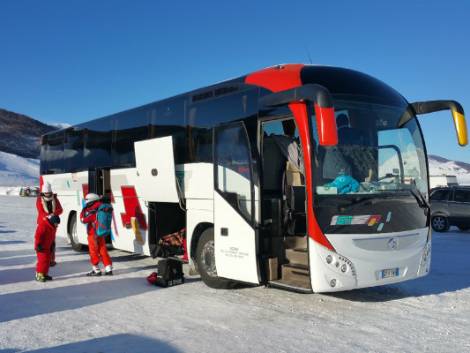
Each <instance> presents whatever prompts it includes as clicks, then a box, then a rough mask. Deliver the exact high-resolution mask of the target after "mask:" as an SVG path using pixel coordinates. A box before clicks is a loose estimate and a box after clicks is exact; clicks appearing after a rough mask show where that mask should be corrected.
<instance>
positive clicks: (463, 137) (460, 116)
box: [400, 100, 468, 146]
mask: <svg viewBox="0 0 470 353" xmlns="http://www.w3.org/2000/svg"><path fill="white" fill-rule="evenodd" d="M411 106H412V107H413V109H414V111H415V112H416V114H428V113H433V112H437V111H440V110H450V111H451V112H452V117H453V119H454V125H455V132H456V133H457V141H458V142H459V145H460V146H466V145H467V144H468V133H467V123H466V121H465V113H464V111H463V108H462V106H461V105H460V104H459V103H458V102H456V101H452V100H439V101H427V102H415V103H412V104H411ZM410 119H411V117H410ZM408 120H409V119H408ZM400 123H402V122H400ZM405 123H406V121H405V122H404V123H402V124H401V125H402V126H403V125H404V124H405Z"/></svg>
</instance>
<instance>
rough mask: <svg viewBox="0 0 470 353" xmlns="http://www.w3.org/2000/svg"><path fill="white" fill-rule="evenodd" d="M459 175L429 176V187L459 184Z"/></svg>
mask: <svg viewBox="0 0 470 353" xmlns="http://www.w3.org/2000/svg"><path fill="white" fill-rule="evenodd" d="M457 185H459V183H458V182H457V176H455V175H445V174H442V175H430V176H429V187H430V188H431V189H433V188H437V187H442V186H457Z"/></svg>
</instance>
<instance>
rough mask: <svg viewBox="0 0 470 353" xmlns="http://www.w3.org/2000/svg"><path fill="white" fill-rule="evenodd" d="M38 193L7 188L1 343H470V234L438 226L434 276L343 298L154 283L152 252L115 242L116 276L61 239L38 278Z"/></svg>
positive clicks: (423, 346)
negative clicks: (92, 267)
mask: <svg viewBox="0 0 470 353" xmlns="http://www.w3.org/2000/svg"><path fill="white" fill-rule="evenodd" d="M34 223H35V209H34V199H29V198H19V197H6V196H0V352H1V353H7V352H8V353H13V352H24V351H26V352H36V353H38V352H42V353H58V352H67V353H73V352H77V353H78V352H81V353H83V352H90V353H91V352H93V353H97V352H103V353H114V352H119V353H124V352H127V353H144V352H197V353H203V352H303V353H304V352H335V353H337V352H400V353H401V352H470V332H469V329H470V261H469V259H470V233H469V232H466V233H461V232H457V231H455V232H449V233H445V234H434V243H433V268H432V273H431V274H430V275H429V276H428V277H426V278H423V279H419V280H415V281H411V282H408V283H402V284H399V285H393V286H386V287H378V288H371V289H364V290H357V291H352V292H346V293H338V294H335V295H318V294H312V295H305V294H296V293H291V292H286V291H281V290H276V289H269V288H264V287H257V288H245V289H239V290H228V291H225V290H214V289H210V288H208V287H206V286H205V285H204V284H203V283H201V282H200V281H199V280H198V279H197V278H192V279H189V280H188V282H187V283H186V284H184V285H180V286H176V287H172V288H166V289H162V288H157V287H152V286H149V285H148V284H147V283H146V280H145V277H146V276H147V275H148V274H149V273H150V272H151V271H152V270H153V268H152V267H153V265H154V261H153V260H152V259H149V258H145V257H141V256H135V255H130V254H127V253H123V252H119V251H112V253H111V254H112V256H113V258H114V264H115V276H114V277H111V278H104V277H102V278H87V277H84V272H85V271H87V270H88V269H89V264H88V261H87V255H86V254H83V253H75V252H73V251H72V250H71V249H70V248H69V246H68V245H67V244H66V243H65V242H60V243H59V244H58V251H57V258H58V259H57V260H58V262H59V263H58V265H57V267H55V268H53V269H52V270H51V275H52V276H54V277H55V279H54V281H52V282H48V283H45V284H42V283H37V282H35V281H33V280H32V278H33V274H34V264H35V255H34V252H33V250H32V237H33V233H34V228H35V224H34Z"/></svg>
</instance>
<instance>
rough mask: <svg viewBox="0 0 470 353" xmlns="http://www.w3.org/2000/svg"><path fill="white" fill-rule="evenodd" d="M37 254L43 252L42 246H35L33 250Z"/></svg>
mask: <svg viewBox="0 0 470 353" xmlns="http://www.w3.org/2000/svg"><path fill="white" fill-rule="evenodd" d="M35 250H36V251H37V252H44V247H43V246H42V244H38V245H36V249H35Z"/></svg>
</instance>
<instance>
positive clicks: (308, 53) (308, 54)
mask: <svg viewBox="0 0 470 353" xmlns="http://www.w3.org/2000/svg"><path fill="white" fill-rule="evenodd" d="M305 50H306V51H307V57H308V61H309V62H310V64H311V65H313V62H312V57H311V56H310V50H309V49H308V48H305Z"/></svg>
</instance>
